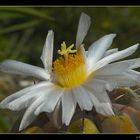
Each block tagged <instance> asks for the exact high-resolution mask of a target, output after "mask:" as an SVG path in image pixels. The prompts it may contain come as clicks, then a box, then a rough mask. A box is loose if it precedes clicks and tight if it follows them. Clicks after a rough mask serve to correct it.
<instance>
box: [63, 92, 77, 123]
mask: <svg viewBox="0 0 140 140" xmlns="http://www.w3.org/2000/svg"><path fill="white" fill-rule="evenodd" d="M71 92H72V91H67V92H66V93H64V94H63V96H62V123H65V124H66V125H69V123H70V121H71V118H72V116H73V114H74V112H75V108H76V101H75V100H74V98H73V95H72V93H71Z"/></svg>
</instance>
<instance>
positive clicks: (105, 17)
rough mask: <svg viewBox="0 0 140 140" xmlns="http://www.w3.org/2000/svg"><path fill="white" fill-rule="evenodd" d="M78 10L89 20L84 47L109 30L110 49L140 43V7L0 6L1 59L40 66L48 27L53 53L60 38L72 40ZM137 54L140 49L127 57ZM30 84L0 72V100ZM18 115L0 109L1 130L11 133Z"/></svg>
mask: <svg viewBox="0 0 140 140" xmlns="http://www.w3.org/2000/svg"><path fill="white" fill-rule="evenodd" d="M81 12H85V13H86V14H88V15H89V16H90V17H91V20H92V24H91V27H90V30H89V32H88V34H87V36H86V38H85V40H84V44H85V47H86V48H88V46H89V45H90V44H92V43H93V42H94V41H95V40H97V39H98V38H100V37H102V36H104V35H106V34H109V33H116V34H117V36H116V38H115V39H114V41H113V44H112V46H111V47H110V48H114V47H117V48H119V50H122V49H124V48H127V47H130V46H131V45H134V44H135V43H140V7H69V6H65V7H0V62H1V61H3V60H5V59H15V60H18V61H22V62H25V63H29V64H32V65H37V66H41V67H42V66H43V65H42V63H41V60H40V55H41V51H42V47H43V45H44V42H45V39H46V35H47V32H48V30H50V29H53V31H54V32H55V39H54V41H55V42H54V46H55V48H54V51H55V52H56V50H57V49H58V48H59V47H60V44H61V43H62V41H66V44H68V45H71V44H72V43H75V38H76V32H77V26H78V21H79V17H80V14H81ZM55 57H57V54H56V53H54V59H55ZM136 57H140V49H139V50H138V51H137V52H136V53H135V54H134V55H132V56H131V57H129V58H136ZM30 84H33V80H32V78H27V77H23V76H15V75H7V74H4V73H0V100H2V99H4V98H5V97H6V96H8V95H10V94H12V93H13V92H14V91H17V90H19V89H21V88H24V87H26V86H28V85H30ZM18 115H19V112H12V111H9V110H0V132H1V133H7V132H10V130H11V128H12V126H13V125H14V123H15V121H16V119H17V118H18Z"/></svg>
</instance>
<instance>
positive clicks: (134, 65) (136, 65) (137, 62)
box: [117, 58, 140, 69]
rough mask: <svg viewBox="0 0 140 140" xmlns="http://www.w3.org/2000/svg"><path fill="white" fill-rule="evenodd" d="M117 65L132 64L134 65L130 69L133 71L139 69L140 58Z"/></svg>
mask: <svg viewBox="0 0 140 140" xmlns="http://www.w3.org/2000/svg"><path fill="white" fill-rule="evenodd" d="M117 63H122V64H124V63H132V64H133V65H132V66H131V67H130V68H131V69H135V68H139V67H140V58H135V59H130V60H124V61H120V62H117Z"/></svg>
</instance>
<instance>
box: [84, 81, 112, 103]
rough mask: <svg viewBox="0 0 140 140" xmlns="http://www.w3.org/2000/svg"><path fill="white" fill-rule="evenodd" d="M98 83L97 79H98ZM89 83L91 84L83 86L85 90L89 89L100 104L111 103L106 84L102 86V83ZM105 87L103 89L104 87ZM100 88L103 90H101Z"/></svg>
mask: <svg viewBox="0 0 140 140" xmlns="http://www.w3.org/2000/svg"><path fill="white" fill-rule="evenodd" d="M96 81H97V79H96ZM99 81H102V80H99ZM99 81H98V82H97V83H96V82H93V81H91V82H89V83H85V84H84V85H83V86H84V87H85V89H87V90H88V91H90V92H91V93H93V94H94V96H96V98H97V99H98V100H99V102H110V99H109V97H108V95H107V93H106V84H107V83H106V82H104V84H102V82H99ZM102 86H103V87H102ZM100 87H101V88H102V89H100Z"/></svg>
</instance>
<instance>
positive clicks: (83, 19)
mask: <svg viewBox="0 0 140 140" xmlns="http://www.w3.org/2000/svg"><path fill="white" fill-rule="evenodd" d="M90 23H91V21H90V17H89V16H88V15H87V14H85V13H82V14H81V16H80V20H79V25H78V31H77V36H76V48H78V47H80V46H81V44H82V42H83V40H84V38H85V36H86V34H87V32H88V29H89V27H90Z"/></svg>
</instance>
